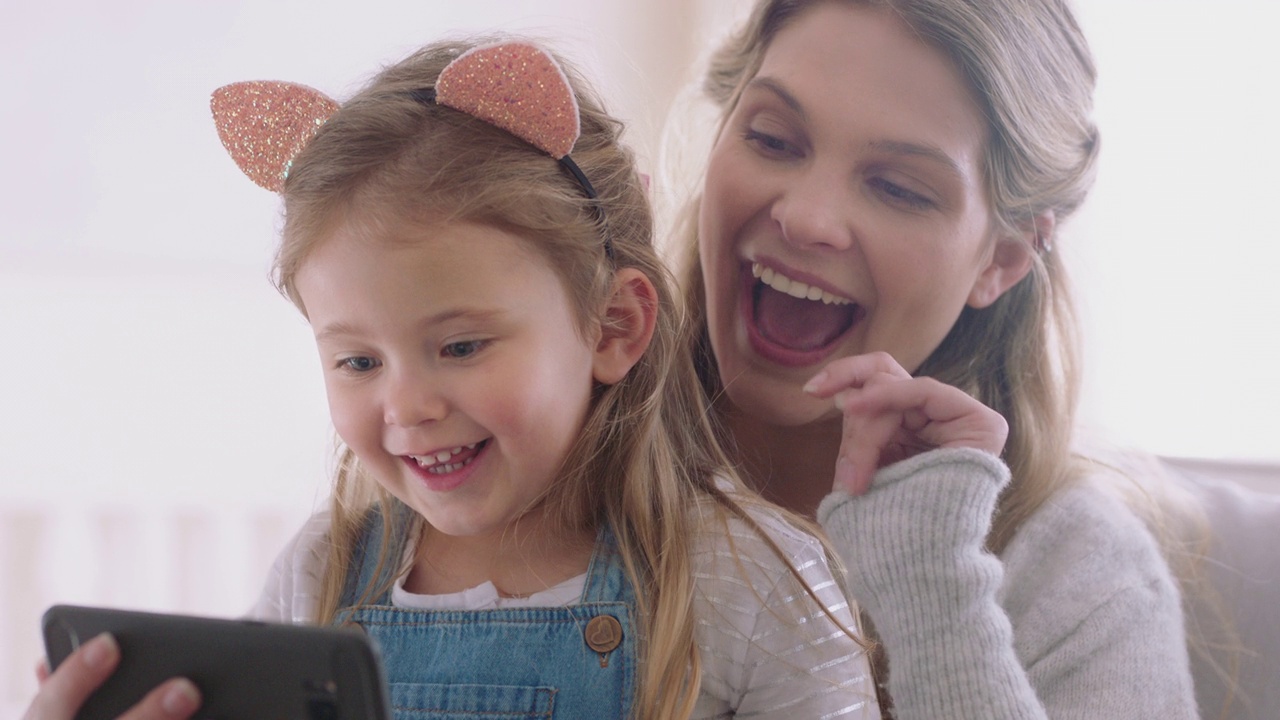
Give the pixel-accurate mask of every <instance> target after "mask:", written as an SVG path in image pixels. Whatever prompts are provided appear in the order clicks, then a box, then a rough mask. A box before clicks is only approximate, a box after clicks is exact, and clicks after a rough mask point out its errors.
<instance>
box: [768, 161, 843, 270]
mask: <svg viewBox="0 0 1280 720" xmlns="http://www.w3.org/2000/svg"><path fill="white" fill-rule="evenodd" d="M848 184H849V183H848V179H847V178H842V177H838V176H836V175H835V174H834V173H826V172H823V171H822V169H821V168H818V167H811V168H809V169H807V170H806V171H805V172H804V173H803V174H802V175H800V176H799V177H794V178H792V182H789V183H788V184H787V186H786V188H785V189H784V190H783V191H782V193H781V194H780V195H779V196H778V198H777V200H776V201H775V202H774V205H773V208H772V211H771V216H772V218H773V220H774V222H776V223H778V226H779V227H780V228H781V230H782V236H783V239H784V240H786V242H787V243H788V244H790V245H792V246H794V247H797V248H817V247H826V248H830V249H833V250H845V249H848V248H849V247H850V246H851V245H852V243H853V228H852V223H851V222H850V217H849V213H850V209H851V204H852V201H851V199H850V197H849V190H848Z"/></svg>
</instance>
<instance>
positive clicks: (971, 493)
mask: <svg viewBox="0 0 1280 720" xmlns="http://www.w3.org/2000/svg"><path fill="white" fill-rule="evenodd" d="M1008 481H1009V472H1008V469H1007V468H1006V467H1005V466H1004V464H1003V463H1001V462H1000V461H999V460H998V459H997V458H995V457H994V456H991V455H989V454H987V453H983V452H980V451H976V450H966V449H946V450H935V451H932V452H929V453H924V454H922V455H918V456H916V457H914V458H911V459H908V460H906V461H903V462H901V463H897V464H895V465H893V466H891V467H888V468H885V469H883V470H882V471H881V472H880V473H879V474H878V475H877V477H876V480H875V484H874V486H873V489H872V491H871V492H870V493H868V494H867V495H865V496H863V497H859V498H854V497H851V496H849V495H847V494H843V493H834V494H832V495H831V496H829V497H828V498H826V499H825V500H824V501H823V503H822V505H821V506H820V508H819V511H818V517H819V521H820V522H821V523H822V525H823V526H824V527H825V528H826V530H827V532H828V533H829V534H830V536H831V537H832V540H833V542H835V544H836V546H837V547H838V548H839V550H840V552H841V554H842V556H843V557H844V559H845V561H846V563H847V565H848V566H849V573H850V580H849V584H850V590H851V591H852V593H853V595H854V597H855V598H857V599H858V602H859V603H860V604H861V605H862V606H863V608H864V609H865V611H866V612H867V615H868V617H869V619H870V621H871V623H872V625H873V626H874V628H875V629H876V631H877V633H878V634H879V636H880V639H881V641H882V642H883V643H884V645H885V648H886V652H887V654H888V657H889V690H890V694H891V696H892V698H893V702H894V709H895V715H896V716H897V717H898V718H902V719H903V720H917V719H923V718H939V717H949V718H972V717H982V718H997V719H999V718H1050V717H1052V718H1076V717H1080V718H1084V717H1091V718H1143V717H1150V718H1157V717H1158V718H1168V717H1178V718H1182V717H1187V718H1190V717H1195V711H1194V699H1193V697H1192V694H1191V690H1190V677H1189V673H1188V670H1187V667H1188V663H1187V658H1186V648H1185V644H1184V638H1183V635H1182V618H1181V611H1180V606H1179V599H1178V594H1177V590H1176V588H1175V587H1174V585H1173V583H1172V581H1171V579H1170V578H1169V576H1168V571H1167V569H1166V568H1165V565H1164V563H1163V560H1162V559H1161V558H1160V556H1159V553H1158V551H1157V550H1156V549H1155V546H1154V543H1153V542H1152V541H1151V538H1150V537H1149V535H1147V534H1146V532H1145V529H1144V528H1142V527H1141V524H1140V523H1139V522H1138V521H1137V519H1136V518H1134V517H1133V516H1132V515H1131V514H1129V513H1127V512H1125V511H1124V510H1123V509H1119V508H1114V507H1111V506H1109V505H1106V503H1102V502H1101V501H1094V500H1088V501H1082V500H1080V498H1081V497H1084V496H1083V495H1082V494H1080V493H1072V492H1071V491H1063V492H1062V493H1060V495H1071V498H1070V500H1071V501H1072V502H1074V503H1075V504H1074V505H1073V504H1072V502H1066V503H1065V504H1063V503H1058V504H1055V500H1053V499H1051V501H1050V502H1049V503H1048V507H1047V508H1043V509H1041V510H1040V511H1038V512H1037V514H1036V515H1035V516H1033V517H1032V518H1030V519H1029V520H1028V521H1027V522H1026V523H1024V526H1023V528H1022V529H1021V530H1020V531H1019V535H1018V537H1015V539H1014V541H1013V542H1012V543H1011V544H1010V549H1009V550H1007V551H1006V553H1005V557H1004V558H1003V559H1001V558H997V557H995V556H993V555H991V554H990V553H988V552H986V551H985V550H984V549H983V541H984V539H985V538H986V535H987V533H988V531H989V529H990V523H991V517H992V513H993V512H994V510H995V506H996V500H997V498H998V496H999V493H1000V491H1001V490H1002V489H1003V488H1004V487H1005V485H1006V484H1007V483H1008ZM1056 500H1058V501H1061V500H1062V498H1057V499H1056ZM1100 503H1101V504H1102V506H1103V507H1102V509H1101V510H1099V508H1098V506H1099V504H1100ZM1015 546H1016V547H1015ZM1006 605H1013V606H1015V609H1014V611H1012V612H1011V611H1010V610H1009V609H1008V608H1007V607H1006Z"/></svg>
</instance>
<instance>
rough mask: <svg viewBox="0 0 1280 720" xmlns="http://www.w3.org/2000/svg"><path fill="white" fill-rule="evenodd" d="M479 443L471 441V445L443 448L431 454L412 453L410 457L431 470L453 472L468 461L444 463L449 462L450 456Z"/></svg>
mask: <svg viewBox="0 0 1280 720" xmlns="http://www.w3.org/2000/svg"><path fill="white" fill-rule="evenodd" d="M479 444H480V443H471V444H470V445H461V446H459V447H456V448H451V449H449V450H441V451H439V452H435V453H432V454H430V455H411V456H410V457H412V458H413V459H414V460H415V461H417V463H418V466H419V467H422V468H426V469H428V470H430V471H431V472H452V471H454V470H457V469H458V468H460V467H462V466H463V465H465V464H466V463H452V464H449V465H443V463H446V462H448V461H449V459H450V458H452V457H453V456H454V455H457V454H458V453H460V452H462V451H463V450H475V449H476V446H477V445H479ZM446 468H447V469H446Z"/></svg>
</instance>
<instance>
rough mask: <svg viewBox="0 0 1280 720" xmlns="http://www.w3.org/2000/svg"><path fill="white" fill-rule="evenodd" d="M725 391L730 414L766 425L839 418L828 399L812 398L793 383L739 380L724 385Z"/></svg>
mask: <svg viewBox="0 0 1280 720" xmlns="http://www.w3.org/2000/svg"><path fill="white" fill-rule="evenodd" d="M725 395H727V396H728V398H729V401H730V402H731V403H732V404H733V408H734V409H733V412H734V414H737V415H740V416H742V417H744V418H749V419H751V420H753V421H755V422H759V423H764V424H766V425H774V426H780V427H800V426H804V425H812V424H814V423H819V422H829V421H838V420H839V419H840V411H839V410H837V409H836V406H835V403H834V402H833V401H832V400H830V399H823V398H815V397H813V396H812V395H810V394H808V393H806V392H805V391H804V390H803V389H802V387H801V386H800V385H796V384H791V383H781V382H777V381H768V380H762V381H742V382H736V383H731V384H729V385H727V386H726V387H725Z"/></svg>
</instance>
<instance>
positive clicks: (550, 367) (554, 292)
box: [296, 223, 593, 539]
mask: <svg viewBox="0 0 1280 720" xmlns="http://www.w3.org/2000/svg"><path fill="white" fill-rule="evenodd" d="M296 287H297V290H298V293H299V295H300V297H301V298H302V301H303V305H304V306H305V308H306V312H307V317H308V319H309V321H310V322H311V326H312V329H313V330H314V331H315V336H316V344H317V346H318V348H319V350H320V359H321V361H322V363H323V366H324V378H325V387H326V390H327V392H328V397H329V412H330V414H331V416H332V418H333V423H334V426H335V427H336V429H337V431H338V434H339V436H341V438H342V440H343V442H345V443H346V444H347V445H348V446H349V447H350V448H351V450H352V451H354V452H355V454H356V456H357V457H359V459H360V461H361V463H362V464H363V465H364V466H365V467H366V468H367V469H368V470H369V471H370V472H371V473H372V475H373V476H374V477H375V478H376V479H377V481H378V482H379V483H380V484H381V485H382V486H383V487H384V488H385V489H386V490H387V491H388V492H390V493H391V494H392V495H394V496H395V497H397V498H399V499H400V500H401V501H403V502H404V503H405V504H406V505H408V506H409V507H411V508H413V509H414V510H415V511H417V512H418V513H420V514H421V515H422V516H423V517H424V518H425V519H426V520H427V522H428V523H430V525H431V526H432V527H433V528H435V529H437V530H439V531H441V532H444V533H447V534H449V535H454V536H467V537H475V538H477V539H478V538H480V537H484V538H489V539H497V538H500V536H501V534H502V532H503V531H504V530H505V529H506V528H507V526H508V525H509V524H510V523H511V522H512V521H514V520H516V519H518V518H519V517H520V516H521V514H522V513H523V512H525V511H526V510H528V509H529V508H530V507H531V504H532V503H533V502H534V501H535V499H536V498H537V497H538V496H539V495H540V494H542V493H543V492H544V491H545V490H546V489H547V488H548V487H549V486H550V485H551V484H552V483H553V482H555V481H556V478H557V475H558V472H559V470H560V466H561V463H562V462H563V461H564V459H565V457H566V455H567V454H568V452H569V449H570V446H571V445H572V444H573V442H574V440H575V439H576V438H577V436H578V433H579V431H580V430H581V428H582V425H583V422H584V419H585V417H586V413H587V410H588V403H589V400H590V396H591V390H592V384H593V364H592V363H593V352H592V347H593V344H592V343H590V342H588V341H587V340H585V339H584V338H583V337H581V336H580V334H579V331H578V323H577V320H576V317H575V315H574V312H573V309H572V306H571V304H570V300H569V297H568V295H567V293H566V291H565V288H564V286H563V283H562V282H561V280H560V277H559V276H558V275H557V274H556V273H555V272H554V271H553V270H552V269H551V268H550V266H549V265H548V263H547V262H546V260H545V259H543V258H542V257H541V256H540V255H538V254H537V252H536V251H535V250H533V249H532V248H530V247H529V244H528V242H527V241H525V240H522V239H521V238H519V237H517V236H515V235H512V234H510V233H507V232H504V231H502V230H498V229H495V228H492V227H487V226H481V225H473V224H463V223H454V224H446V225H438V226H434V227H427V228H420V227H415V228H411V229H407V230H405V231H404V232H401V233H399V234H397V235H396V236H395V237H369V235H368V234H367V233H363V232H360V231H358V230H354V229H352V226H350V225H348V226H346V227H344V228H342V229H339V230H338V231H337V232H335V233H334V234H333V235H332V236H331V237H329V238H327V239H326V240H325V241H324V242H323V243H321V244H320V246H319V247H318V248H317V249H316V250H315V251H314V252H313V254H312V255H311V256H310V257H309V258H308V259H307V260H306V262H305V263H304V264H303V265H302V268H301V269H300V271H299V272H298V275H297V279H296Z"/></svg>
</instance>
